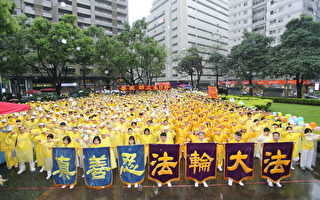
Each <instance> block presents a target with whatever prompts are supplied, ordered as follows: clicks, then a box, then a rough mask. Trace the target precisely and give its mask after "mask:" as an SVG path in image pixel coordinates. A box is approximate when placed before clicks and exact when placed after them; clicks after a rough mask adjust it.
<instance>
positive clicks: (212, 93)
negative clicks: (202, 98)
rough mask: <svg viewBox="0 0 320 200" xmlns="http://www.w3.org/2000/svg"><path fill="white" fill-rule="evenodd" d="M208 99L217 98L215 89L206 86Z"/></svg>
mask: <svg viewBox="0 0 320 200" xmlns="http://www.w3.org/2000/svg"><path fill="white" fill-rule="evenodd" d="M208 97H211V98H215V99H216V98H218V90H217V87H211V86H208Z"/></svg>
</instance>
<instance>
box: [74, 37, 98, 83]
mask: <svg viewBox="0 0 320 200" xmlns="http://www.w3.org/2000/svg"><path fill="white" fill-rule="evenodd" d="M75 45H76V50H77V51H76V52H75V57H76V60H75V63H76V64H78V65H80V71H81V72H80V73H82V79H83V87H87V85H86V75H87V74H88V73H89V72H90V69H89V66H92V65H94V64H95V53H96V52H95V44H94V42H93V40H92V38H91V37H89V36H85V35H83V36H82V37H81V38H79V39H78V40H76V42H75Z"/></svg>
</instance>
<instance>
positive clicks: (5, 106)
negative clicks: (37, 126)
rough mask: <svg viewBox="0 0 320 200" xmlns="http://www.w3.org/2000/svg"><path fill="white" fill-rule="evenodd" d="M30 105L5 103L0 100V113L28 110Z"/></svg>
mask: <svg viewBox="0 0 320 200" xmlns="http://www.w3.org/2000/svg"><path fill="white" fill-rule="evenodd" d="M30 107H31V106H29V105H26V104H16V103H7V102H3V101H0V115H4V114H10V113H15V112H21V111H25V110H30Z"/></svg>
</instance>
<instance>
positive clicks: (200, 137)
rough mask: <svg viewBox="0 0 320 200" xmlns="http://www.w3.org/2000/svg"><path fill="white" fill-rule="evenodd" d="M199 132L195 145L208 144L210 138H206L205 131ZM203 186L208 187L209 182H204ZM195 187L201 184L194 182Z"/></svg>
mask: <svg viewBox="0 0 320 200" xmlns="http://www.w3.org/2000/svg"><path fill="white" fill-rule="evenodd" d="M197 132H198V138H197V140H195V141H194V142H193V143H208V142H209V141H210V139H209V138H206V137H205V134H206V133H205V132H203V131H197ZM202 184H203V186H204V187H208V184H207V182H205V181H203V183H202ZM194 187H199V183H198V182H194Z"/></svg>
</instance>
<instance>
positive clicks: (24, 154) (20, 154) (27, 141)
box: [12, 126, 36, 174]
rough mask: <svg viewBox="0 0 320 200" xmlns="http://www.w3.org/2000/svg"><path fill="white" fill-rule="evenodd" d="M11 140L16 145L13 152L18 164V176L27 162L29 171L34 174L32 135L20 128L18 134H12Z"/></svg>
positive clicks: (24, 168)
mask: <svg viewBox="0 0 320 200" xmlns="http://www.w3.org/2000/svg"><path fill="white" fill-rule="evenodd" d="M12 138H13V141H15V144H16V145H15V146H16V148H15V151H16V157H17V161H18V162H19V171H18V174H21V173H22V172H24V171H25V170H26V165H25V163H26V162H29V165H30V171H31V172H34V171H35V170H36V169H35V165H34V162H33V149H32V134H31V133H30V132H29V131H28V130H27V129H26V128H25V127H24V126H20V127H19V129H18V133H16V134H13V135H12Z"/></svg>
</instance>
